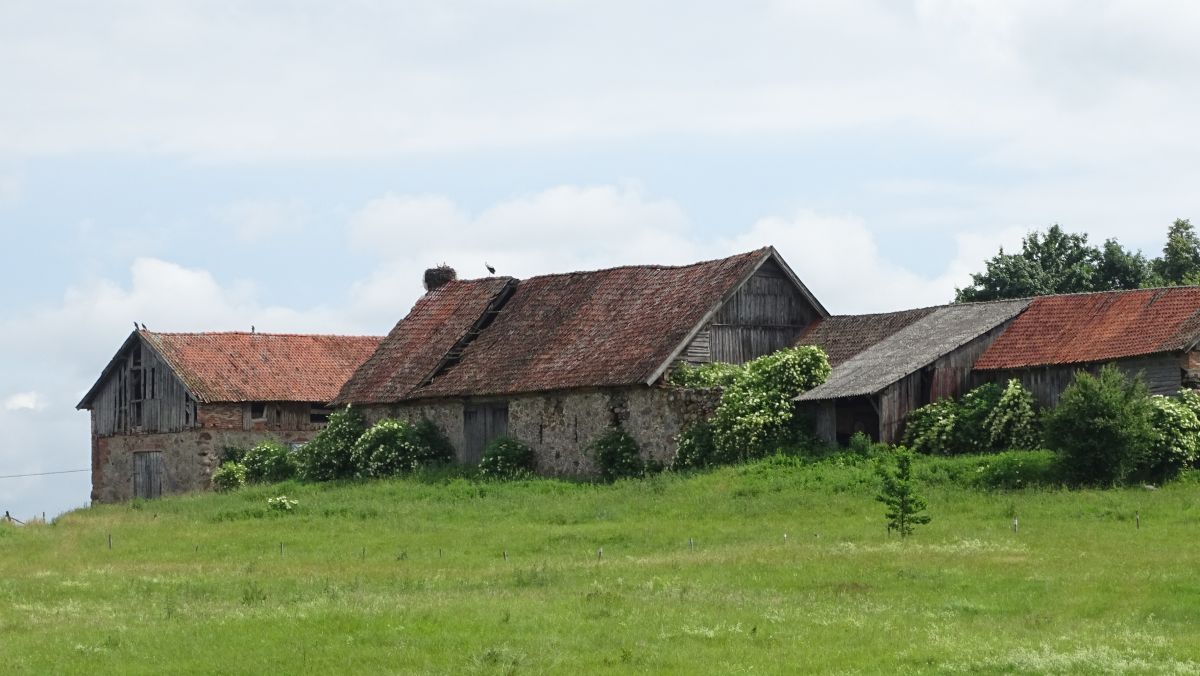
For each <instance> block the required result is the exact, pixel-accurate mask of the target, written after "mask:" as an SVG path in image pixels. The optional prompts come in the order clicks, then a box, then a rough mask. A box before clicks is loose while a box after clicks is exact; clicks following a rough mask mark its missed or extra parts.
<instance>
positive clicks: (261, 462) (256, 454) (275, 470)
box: [242, 441, 296, 484]
mask: <svg viewBox="0 0 1200 676" xmlns="http://www.w3.org/2000/svg"><path fill="white" fill-rule="evenodd" d="M242 464H243V465H245V467H246V481H247V482H249V483H255V484H260V483H277V482H280V481H287V480H288V479H293V478H295V476H296V459H295V457H294V456H293V455H292V451H291V449H290V448H288V447H287V446H284V445H283V444H281V443H278V442H275V441H264V442H262V443H260V444H258V445H257V446H255V447H254V448H251V449H250V450H249V451H246V453H245V454H244V455H243V457H242Z"/></svg>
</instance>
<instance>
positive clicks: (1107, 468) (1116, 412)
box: [1045, 365, 1159, 485]
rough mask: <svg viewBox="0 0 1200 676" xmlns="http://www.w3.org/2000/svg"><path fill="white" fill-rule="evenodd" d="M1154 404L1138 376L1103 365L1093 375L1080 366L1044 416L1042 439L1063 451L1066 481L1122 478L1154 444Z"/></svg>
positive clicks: (1097, 481)
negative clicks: (1128, 376) (1044, 427)
mask: <svg viewBox="0 0 1200 676" xmlns="http://www.w3.org/2000/svg"><path fill="white" fill-rule="evenodd" d="M1155 415H1156V413H1155V406H1154V404H1152V403H1151V401H1150V395H1149V393H1148V391H1147V389H1146V385H1145V384H1144V383H1143V382H1142V380H1141V379H1140V378H1134V379H1130V378H1127V377H1126V376H1125V374H1123V373H1122V372H1121V371H1120V370H1119V369H1118V368H1117V367H1115V366H1112V365H1109V366H1105V367H1104V368H1103V369H1101V370H1100V373H1099V375H1097V376H1093V375H1090V374H1088V373H1086V372H1083V371H1080V372H1079V373H1077V374H1076V376H1075V382H1073V383H1072V384H1071V385H1070V386H1069V387H1067V389H1066V390H1064V391H1063V394H1062V396H1061V397H1060V398H1059V402H1058V407H1057V408H1055V409H1054V410H1053V411H1051V412H1050V413H1049V414H1048V415H1047V416H1046V429H1045V434H1046V444H1047V445H1048V446H1049V447H1050V448H1051V449H1053V450H1056V451H1058V452H1059V453H1061V454H1062V456H1063V468H1064V471H1065V473H1066V476H1067V478H1068V479H1069V480H1071V481H1072V482H1074V483H1078V484H1086V485H1108V484H1117V483H1122V482H1124V481H1126V480H1127V479H1129V478H1130V477H1131V476H1133V475H1134V474H1135V473H1136V472H1137V471H1138V469H1139V468H1140V467H1141V466H1142V465H1143V460H1144V459H1145V458H1146V457H1147V455H1148V454H1149V453H1150V452H1151V449H1152V448H1153V447H1154V446H1155V445H1156V444H1157V443H1159V439H1158V433H1157V432H1156V430H1155V429H1154V424H1153V421H1154V416H1155Z"/></svg>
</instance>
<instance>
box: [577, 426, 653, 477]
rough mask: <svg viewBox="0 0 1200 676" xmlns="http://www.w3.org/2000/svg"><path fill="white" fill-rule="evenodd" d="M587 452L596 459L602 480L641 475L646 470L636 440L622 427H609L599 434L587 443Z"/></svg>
mask: <svg viewBox="0 0 1200 676" xmlns="http://www.w3.org/2000/svg"><path fill="white" fill-rule="evenodd" d="M587 452H588V455H590V456H591V457H592V458H594V459H595V460H596V467H597V468H598V469H599V470H600V478H601V479H603V480H604V481H616V480H617V479H626V478H629V477H636V476H642V475H643V474H645V473H646V470H647V466H646V462H645V461H643V460H642V452H641V449H640V448H638V444H637V441H636V440H634V438H633V437H631V436H629V434H628V433H627V432H625V430H622V429H610V430H609V431H607V432H605V433H604V434H601V435H600V436H599V437H597V438H596V439H594V440H593V441H592V443H590V444H588V449H587Z"/></svg>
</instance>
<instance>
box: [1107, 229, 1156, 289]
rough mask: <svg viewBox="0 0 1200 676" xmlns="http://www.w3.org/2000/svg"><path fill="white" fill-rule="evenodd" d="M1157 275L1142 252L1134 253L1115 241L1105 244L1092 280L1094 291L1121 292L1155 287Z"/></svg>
mask: <svg viewBox="0 0 1200 676" xmlns="http://www.w3.org/2000/svg"><path fill="white" fill-rule="evenodd" d="M1157 278H1158V277H1157V274H1156V273H1155V272H1154V269H1153V265H1152V264H1151V262H1150V261H1148V260H1146V257H1145V256H1143V255H1142V252H1140V251H1137V252H1132V251H1129V250H1128V249H1126V248H1125V247H1123V246H1121V243H1120V242H1118V241H1117V240H1115V239H1109V240H1106V241H1105V242H1104V247H1103V248H1101V249H1100V257H1099V259H1098V261H1097V264H1096V273H1095V276H1094V277H1093V279H1092V290H1093V291H1119V290H1121V289H1140V288H1142V287H1146V286H1154V285H1155V280H1156V279H1157Z"/></svg>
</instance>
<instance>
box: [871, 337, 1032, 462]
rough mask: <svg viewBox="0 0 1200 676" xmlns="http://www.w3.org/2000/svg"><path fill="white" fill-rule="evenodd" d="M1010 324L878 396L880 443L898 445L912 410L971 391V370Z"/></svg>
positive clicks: (903, 380) (973, 383)
mask: <svg viewBox="0 0 1200 676" xmlns="http://www.w3.org/2000/svg"><path fill="white" fill-rule="evenodd" d="M1011 323H1012V321H1011V320H1009V321H1007V322H1005V323H1003V324H1001V325H1000V326H997V327H996V328H994V329H992V330H991V331H988V332H987V333H985V334H983V335H982V336H979V337H978V338H976V339H975V340H972V341H971V342H969V343H967V344H966V345H963V346H962V347H960V348H958V349H957V350H954V351H953V352H950V353H949V354H946V355H944V356H942V357H941V358H939V359H938V360H937V361H935V362H934V363H933V364H932V365H930V366H929V367H926V368H924V369H921V370H920V371H917V372H915V373H912V374H909V375H908V376H907V377H905V378H902V379H901V380H899V381H898V382H896V383H894V384H892V385H891V386H890V387H888V388H887V389H885V390H884V391H883V392H882V393H880V395H879V439H880V440H881V441H883V442H884V443H889V444H895V443H899V441H900V439H901V438H902V437H903V435H904V423H905V422H907V421H908V415H909V414H910V413H912V412H913V411H914V410H916V409H918V408H920V407H922V406H924V405H925V404H928V403H930V402H933V401H937V400H938V399H950V398H957V397H960V396H962V395H964V394H966V393H967V392H968V391H969V390H970V389H971V388H972V387H974V386H975V384H976V377H975V374H974V373H973V372H972V368H973V367H974V366H975V362H976V361H978V360H979V357H981V356H982V355H983V353H984V352H986V351H987V349H988V347H990V346H991V345H992V343H994V342H996V339H997V338H999V337H1000V334H1002V333H1004V330H1005V329H1007V328H1008V325H1009V324H1011Z"/></svg>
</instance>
